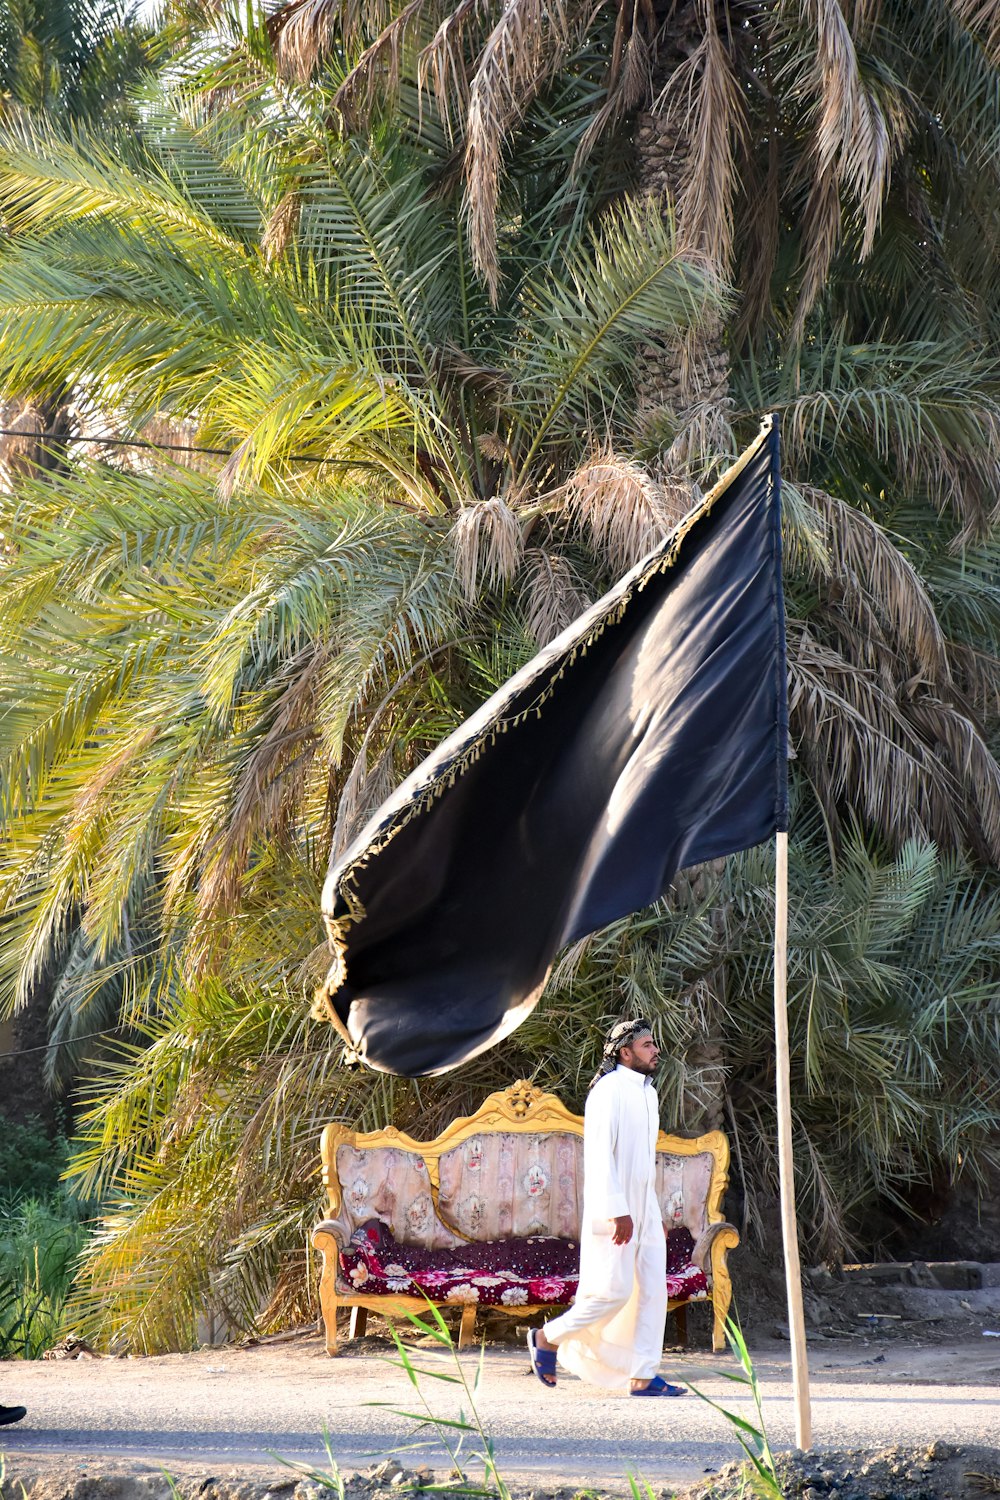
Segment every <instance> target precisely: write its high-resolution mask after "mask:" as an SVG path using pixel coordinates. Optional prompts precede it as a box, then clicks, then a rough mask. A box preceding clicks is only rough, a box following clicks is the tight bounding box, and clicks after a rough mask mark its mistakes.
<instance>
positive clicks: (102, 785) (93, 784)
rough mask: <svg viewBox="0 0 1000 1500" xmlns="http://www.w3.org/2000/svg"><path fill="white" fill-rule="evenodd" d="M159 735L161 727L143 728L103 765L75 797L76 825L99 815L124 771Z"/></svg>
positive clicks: (73, 804)
mask: <svg viewBox="0 0 1000 1500" xmlns="http://www.w3.org/2000/svg"><path fill="white" fill-rule="evenodd" d="M159 733H160V726H159V725H158V724H154V725H153V726H152V728H149V729H143V730H141V731H140V733H139V734H137V735H136V736H135V738H134V739H126V742H125V744H124V745H123V746H122V748H121V749H120V750H118V751H116V752H115V753H114V754H113V755H109V756H108V758H107V760H105V761H102V762H101V765H100V768H99V770H98V771H97V772H96V773H95V775H93V776H92V777H91V778H90V779H89V781H85V782H84V784H83V786H82V787H81V788H80V790H79V792H77V794H76V796H75V797H74V798H73V803H72V809H73V811H72V817H73V822H74V823H78V822H81V821H88V820H89V819H91V818H92V817H94V816H95V814H96V813H97V811H98V809H99V807H100V805H101V803H102V802H104V801H105V798H106V794H107V792H108V790H109V789H110V788H111V787H112V786H113V785H114V783H115V782H116V781H117V779H118V777H119V776H120V774H121V773H122V771H126V770H128V768H129V766H131V765H132V763H133V762H134V761H136V760H137V759H138V758H139V757H140V756H141V755H143V754H144V753H145V751H146V750H148V749H149V747H150V745H151V744H152V743H153V741H154V740H155V739H157V738H158V736H159Z"/></svg>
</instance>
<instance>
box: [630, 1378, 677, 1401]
mask: <svg viewBox="0 0 1000 1500" xmlns="http://www.w3.org/2000/svg"><path fill="white" fill-rule="evenodd" d="M632 1395H633V1396H686V1395H687V1391H686V1390H685V1389H684V1387H683V1386H682V1385H668V1384H667V1382H666V1381H665V1380H664V1378H663V1376H662V1375H654V1376H653V1378H652V1380H651V1381H650V1382H649V1384H648V1385H644V1386H643V1387H642V1389H641V1390H638V1391H633V1392H632Z"/></svg>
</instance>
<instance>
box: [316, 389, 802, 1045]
mask: <svg viewBox="0 0 1000 1500" xmlns="http://www.w3.org/2000/svg"><path fill="white" fill-rule="evenodd" d="M773 427H774V418H773V416H771V415H770V414H768V415H767V416H765V417H764V419H763V421H762V422H761V428H760V432H759V433H758V434H757V436H756V437H755V438H754V440H753V442H752V443H751V444H750V445H749V447H747V448H745V449H744V450H743V452H742V453H741V454H740V456H739V458H737V459H736V460H735V462H734V463H732V464H731V465H730V467H729V468H728V469H727V470H726V472H725V473H724V474H723V475H722V476H721V478H719V479H718V480H716V482H715V484H714V485H713V486H712V488H711V489H710V490H708V491H707V492H706V494H705V495H704V496H703V497H702V499H701V500H700V501H699V502H698V504H697V505H695V506H692V508H691V510H690V511H688V513H687V515H686V516H683V517H682V518H681V520H680V521H678V523H677V525H676V526H675V527H674V529H673V531H672V532H671V533H670V535H669V536H668V537H667V538H666V539H665V540H664V541H663V542H662V543H661V544H660V546H659V548H658V549H657V551H656V552H654V553H653V554H652V555H651V556H650V557H647V558H645V559H644V560H643V561H642V562H640V563H637V564H636V566H635V567H634V568H633V569H631V571H630V572H629V573H627V574H626V575H625V577H624V578H623V579H622V580H621V582H620V583H619V584H618V585H617V588H616V589H615V590H613V591H612V596H613V597H612V598H611V599H610V600H609V601H608V603H607V605H606V606H605V607H604V609H603V610H602V611H601V613H600V614H599V615H598V616H597V618H596V619H595V620H594V621H593V623H592V624H591V625H590V626H589V627H588V628H587V630H586V631H585V632H584V634H583V635H582V636H581V637H580V640H579V641H578V642H577V643H576V644H575V645H574V646H573V648H572V649H571V650H570V652H569V654H568V655H567V657H566V659H565V661H564V662H563V664H562V666H561V667H560V668H559V670H558V672H556V673H554V674H550V675H548V676H547V677H546V678H545V685H544V687H543V688H542V689H541V692H540V693H539V695H538V697H537V698H536V699H535V700H534V702H532V703H531V704H529V705H528V707H527V708H524V709H521V711H520V712H519V713H517V714H515V715H514V716H513V717H512V718H510V719H494V720H493V721H492V722H491V723H490V724H489V725H488V726H487V727H486V728H484V729H483V730H482V731H481V732H480V734H478V735H477V736H476V737H475V738H474V739H473V740H471V741H470V743H469V744H468V745H464V746H463V747H462V748H461V750H459V751H457V752H456V754H455V755H454V757H453V758H452V760H450V761H449V762H447V764H446V765H445V766H442V768H441V770H440V772H439V773H438V774H437V775H436V776H435V777H434V778H433V780H432V781H430V782H429V783H428V784H427V786H425V787H423V788H422V789H421V790H420V792H419V793H417V794H416V795H415V796H414V797H413V799H412V801H411V802H409V803H408V804H407V806H406V807H405V809H403V810H399V811H393V812H392V813H390V814H389V816H388V818H387V820H386V824H385V827H384V828H383V829H381V830H377V831H376V837H374V838H372V839H371V840H369V841H368V842H367V843H366V845H365V847H364V849H363V851H362V852H361V853H360V854H359V855H358V857H357V858H356V859H354V860H352V861H351V862H350V863H349V864H345V865H344V868H343V871H342V873H341V875H340V878H339V880H338V882H337V890H338V892H339V894H340V895H341V896H342V898H343V900H344V901H345V903H346V905H347V912H346V913H345V914H344V916H342V917H338V918H333V917H331V916H325V921H326V928H327V935H328V938H329V943H330V950H331V953H332V955H333V962H332V964H331V965H330V969H329V972H328V973H327V976H326V979H325V980H324V981H323V983H322V985H321V986H320V987H319V988H318V989H317V990H316V991H315V992H314V996H313V1005H312V1009H311V1012H310V1013H311V1015H312V1016H313V1018H314V1019H315V1020H318V1021H329V1022H330V1024H331V1026H333V1028H334V1030H335V1031H336V1032H337V1034H338V1035H339V1036H340V1038H341V1039H342V1041H343V1042H344V1044H345V1047H346V1049H347V1061H348V1062H349V1063H352V1064H353V1063H355V1062H356V1061H357V1060H358V1052H357V1049H356V1044H355V1041H354V1039H353V1038H352V1037H351V1035H350V1032H349V1031H348V1030H347V1027H346V1026H345V1024H344V1022H343V1020H342V1019H341V1017H340V1016H339V1015H338V1013H337V1009H336V1007H335V1005H334V1004H333V996H334V995H335V994H336V993H337V991H338V990H339V989H340V988H341V986H342V985H343V984H344V982H345V980H346V978H347V937H348V933H349V932H350V929H351V928H352V927H353V926H354V924H355V922H359V921H361V920H362V918H363V917H364V915H365V908H364V905H363V903H362V902H361V900H360V897H359V896H358V892H357V888H356V886H354V884H353V882H354V876H355V875H356V874H357V872H358V871H359V870H361V869H363V868H364V866H365V865H366V864H368V862H369V861H370V860H372V859H374V857H375V855H376V854H379V853H381V851H382V850H383V849H384V848H385V847H386V845H387V844H390V843H391V842H392V840H393V839H394V838H395V837H396V834H397V833H399V832H400V831H401V830H402V829H403V828H405V827H406V826H407V824H408V823H410V822H411V821H412V820H413V819H414V818H415V817H417V816H418V815H419V814H420V813H422V812H423V811H424V809H425V808H426V807H429V806H430V805H431V803H433V802H435V801H437V799H438V797H440V796H442V795H443V793H444V792H446V791H447V790H448V789H449V787H453V786H454V785H455V782H456V781H457V780H458V778H459V777H460V776H461V775H463V774H464V772H465V771H466V770H468V768H469V767H470V766H472V765H474V764H475V763H476V761H477V760H478V759H479V757H480V756H481V755H482V753H483V751H484V750H485V749H487V748H489V746H491V745H493V744H494V743H495V742H496V740H497V737H498V736H499V735H501V734H506V733H507V730H508V729H514V728H517V726H518V725H519V724H523V723H524V722H525V720H526V719H528V718H530V717H531V715H532V714H535V715H539V714H540V713H541V711H542V708H543V707H544V706H545V704H546V703H547V702H548V700H549V698H551V696H552V694H553V693H554V691H555V686H556V683H557V682H559V681H561V679H562V678H563V677H564V676H565V674H566V670H567V668H569V667H571V666H572V665H573V664H574V662H576V661H577V660H578V659H579V658H580V657H582V656H586V654H587V651H588V650H589V648H590V647H591V646H592V645H593V644H594V642H595V641H597V640H599V639H600V637H601V636H602V635H603V634H604V632H605V630H607V629H608V627H609V626H610V625H615V624H617V623H618V621H619V620H620V619H621V618H622V616H623V615H624V613H625V610H626V609H627V607H628V605H629V603H630V602H631V600H632V598H633V597H634V596H635V595H636V594H638V593H641V592H642V590H643V589H644V588H645V587H646V584H647V583H649V582H650V581H651V580H652V579H653V578H655V577H657V576H658V575H660V574H662V573H667V572H669V571H670V569H671V568H672V567H673V566H674V564H675V563H676V561H677V558H678V556H679V554H680V550H681V546H682V544H683V542H684V539H685V537H686V536H687V535H688V534H689V532H691V531H692V530H693V529H694V527H695V526H697V524H698V522H699V521H701V520H703V519H704V517H705V516H707V515H708V514H709V512H710V511H711V510H712V507H713V506H714V505H715V503H716V501H717V500H718V499H719V497H720V495H722V494H723V493H724V491H725V490H726V489H727V488H728V487H729V485H731V484H732V483H733V481H734V480H736V479H738V478H739V476H740V474H741V473H742V472H743V470H744V469H745V468H746V466H747V465H748V464H749V463H750V462H751V461H752V460H753V459H754V458H755V457H756V456H757V454H758V453H759V452H760V449H761V448H762V446H763V445H764V444H765V443H766V442H767V441H768V440H769V439H770V437H771V433H772V430H773ZM573 629H574V626H573V625H570V626H569V627H568V630H570V631H572V630H573ZM558 645H559V638H558V637H557V638H556V640H555V641H553V642H551V644H550V645H549V646H548V647H547V648H546V653H548V652H554V651H555V650H556V649H557V648H558ZM543 674H544V668H542V670H541V671H540V673H539V675H540V676H542V675H543Z"/></svg>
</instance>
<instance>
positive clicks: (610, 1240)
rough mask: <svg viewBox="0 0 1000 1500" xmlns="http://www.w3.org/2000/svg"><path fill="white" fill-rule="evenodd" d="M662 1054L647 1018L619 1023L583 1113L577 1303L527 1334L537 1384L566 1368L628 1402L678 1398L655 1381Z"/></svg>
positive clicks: (661, 1234)
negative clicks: (627, 1395)
mask: <svg viewBox="0 0 1000 1500" xmlns="http://www.w3.org/2000/svg"><path fill="white" fill-rule="evenodd" d="M659 1058H660V1054H659V1049H658V1048H657V1045H656V1043H655V1041H654V1040H653V1036H652V1033H651V1030H650V1026H649V1022H648V1021H645V1020H643V1019H641V1018H640V1019H638V1020H635V1021H619V1022H618V1024H617V1025H616V1026H614V1027H613V1028H612V1030H611V1033H610V1035H609V1037H608V1040H607V1043H606V1045H605V1048H604V1062H603V1063H602V1066H601V1072H600V1073H599V1074H598V1076H597V1077H596V1078H595V1080H594V1082H593V1083H592V1085H591V1089H590V1095H589V1097H588V1099H587V1105H586V1109H585V1111H584V1130H583V1172H584V1176H583V1223H582V1225H581V1231H580V1282H579V1287H578V1290H577V1294H576V1301H575V1302H574V1303H573V1306H572V1307H570V1308H568V1309H567V1311H566V1312H564V1313H563V1314H562V1316H561V1317H558V1318H553V1319H552V1321H551V1322H548V1323H546V1324H545V1326H544V1327H543V1328H540V1329H532V1330H531V1332H530V1333H529V1335H528V1348H529V1352H530V1354H531V1363H532V1368H533V1369H534V1371H535V1374H536V1375H537V1376H538V1378H539V1380H541V1381H542V1384H543V1385H548V1386H554V1385H555V1383H556V1378H555V1365H556V1359H557V1358H558V1362H559V1364H560V1365H561V1366H562V1368H563V1369H565V1370H569V1371H571V1372H572V1373H573V1374H574V1375H579V1377H580V1378H581V1379H582V1380H586V1381H588V1382H590V1383H591V1384H592V1385H600V1386H606V1387H608V1388H610V1389H621V1390H631V1393H632V1395H633V1396H666V1395H675V1396H680V1395H683V1394H684V1391H683V1388H682V1387H680V1386H672V1385H668V1384H667V1383H666V1381H664V1380H663V1379H662V1378H661V1377H660V1376H659V1375H658V1374H657V1370H658V1369H659V1364H660V1359H661V1356H662V1354H663V1330H664V1324H665V1322H666V1316H667V1254H666V1231H665V1226H664V1223H663V1220H662V1217H661V1214H660V1205H659V1203H658V1201H657V1198H656V1138H657V1135H658V1133H659V1129H660V1110H659V1103H658V1101H657V1097H656V1090H655V1089H654V1087H653V1084H652V1076H653V1074H654V1073H655V1071H656V1068H657V1065H658V1063H659Z"/></svg>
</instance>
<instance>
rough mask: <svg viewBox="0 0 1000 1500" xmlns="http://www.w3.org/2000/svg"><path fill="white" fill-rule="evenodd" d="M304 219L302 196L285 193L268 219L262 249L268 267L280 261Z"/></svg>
mask: <svg viewBox="0 0 1000 1500" xmlns="http://www.w3.org/2000/svg"><path fill="white" fill-rule="evenodd" d="M301 217H302V195H301V194H300V193H299V192H298V191H296V190H294V189H293V190H292V191H291V192H288V193H285V194H284V195H283V197H282V199H281V201H280V203H279V204H278V206H277V208H276V209H275V210H274V212H273V214H272V215H271V217H270V218H269V219H268V221H267V224H266V226H265V229H264V234H263V237H262V239H261V242H260V247H261V249H262V250H263V252H264V259H265V260H266V261H267V263H268V265H270V264H271V263H272V261H275V260H280V259H281V257H282V256H283V255H284V253H285V251H286V250H287V249H288V247H289V245H291V244H292V242H293V240H294V239H295V236H296V234H297V233H298V228H299V220H300V218H301Z"/></svg>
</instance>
